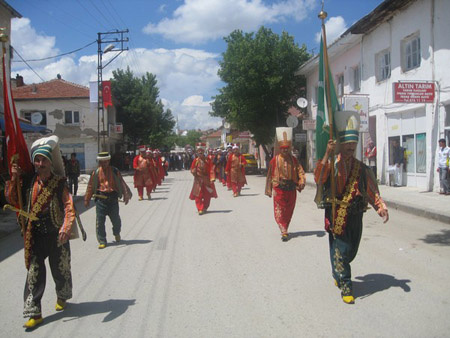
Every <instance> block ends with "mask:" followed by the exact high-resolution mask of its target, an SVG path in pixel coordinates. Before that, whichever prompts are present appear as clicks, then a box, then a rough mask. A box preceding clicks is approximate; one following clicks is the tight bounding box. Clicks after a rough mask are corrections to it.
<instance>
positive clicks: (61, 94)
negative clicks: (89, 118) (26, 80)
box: [12, 79, 89, 100]
mask: <svg viewBox="0 0 450 338" xmlns="http://www.w3.org/2000/svg"><path fill="white" fill-rule="evenodd" d="M12 94H13V97H14V100H35V99H62V98H89V88H88V87H84V86H82V85H79V84H76V83H73V82H68V81H65V80H62V79H54V80H50V81H47V82H41V83H34V84H31V85H26V86H22V87H17V88H14V89H13V90H12Z"/></svg>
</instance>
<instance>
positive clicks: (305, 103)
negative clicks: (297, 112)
mask: <svg viewBox="0 0 450 338" xmlns="http://www.w3.org/2000/svg"><path fill="white" fill-rule="evenodd" d="M297 105H298V106H299V107H300V108H306V106H308V100H307V99H305V98H304V97H301V98H299V99H298V100H297Z"/></svg>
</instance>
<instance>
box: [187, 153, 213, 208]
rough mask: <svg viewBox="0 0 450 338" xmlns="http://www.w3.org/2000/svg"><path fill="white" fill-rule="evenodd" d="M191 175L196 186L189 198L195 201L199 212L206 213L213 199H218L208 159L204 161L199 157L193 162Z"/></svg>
mask: <svg viewBox="0 0 450 338" xmlns="http://www.w3.org/2000/svg"><path fill="white" fill-rule="evenodd" d="M191 173H192V175H193V176H194V185H193V186H192V190H191V194H190V195H189V198H190V199H191V200H195V205H196V206H197V210H198V211H203V212H204V211H206V210H207V209H208V207H209V204H210V201H211V198H212V197H214V198H217V192H216V187H215V186H214V177H215V176H214V172H213V170H212V169H211V163H210V162H209V161H208V160H207V159H205V160H202V159H201V158H200V157H197V158H196V159H194V161H192V165H191Z"/></svg>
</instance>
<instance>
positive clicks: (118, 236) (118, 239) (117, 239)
mask: <svg viewBox="0 0 450 338" xmlns="http://www.w3.org/2000/svg"><path fill="white" fill-rule="evenodd" d="M114 238H115V239H116V242H117V243H118V242H120V240H121V238H120V235H115V236H114Z"/></svg>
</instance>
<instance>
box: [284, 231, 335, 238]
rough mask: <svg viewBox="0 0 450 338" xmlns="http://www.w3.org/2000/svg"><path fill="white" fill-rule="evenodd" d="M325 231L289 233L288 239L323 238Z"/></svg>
mask: <svg viewBox="0 0 450 338" xmlns="http://www.w3.org/2000/svg"><path fill="white" fill-rule="evenodd" d="M325 234H326V232H325V231H298V232H290V233H289V237H290V238H295V237H307V236H317V237H323V236H325Z"/></svg>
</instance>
